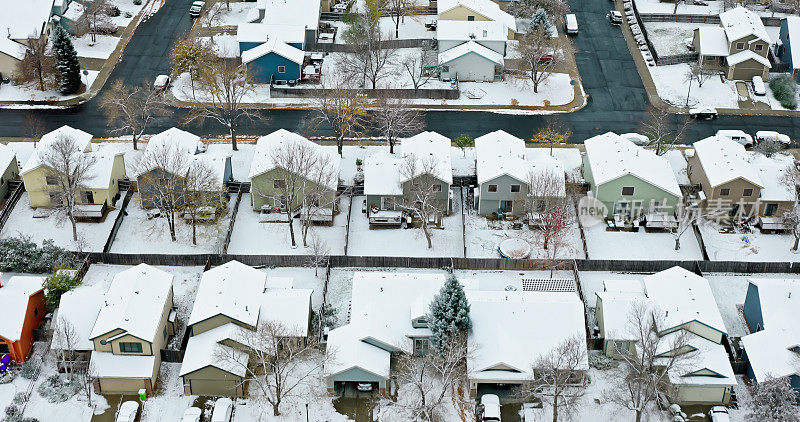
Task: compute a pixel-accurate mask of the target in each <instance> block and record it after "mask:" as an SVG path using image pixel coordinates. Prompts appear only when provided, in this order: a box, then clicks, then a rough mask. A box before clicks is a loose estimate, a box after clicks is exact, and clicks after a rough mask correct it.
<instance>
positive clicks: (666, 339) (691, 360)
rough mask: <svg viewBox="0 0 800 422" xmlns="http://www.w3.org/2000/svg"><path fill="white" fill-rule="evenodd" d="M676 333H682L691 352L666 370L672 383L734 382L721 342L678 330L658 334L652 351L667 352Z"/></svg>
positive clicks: (675, 339)
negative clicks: (656, 343)
mask: <svg viewBox="0 0 800 422" xmlns="http://www.w3.org/2000/svg"><path fill="white" fill-rule="evenodd" d="M678 336H683V337H682V340H683V341H684V342H685V343H686V344H687V345H688V346H690V347H692V348H693V349H694V350H695V351H694V352H693V353H691V354H690V355H689V357H688V359H686V360H684V361H681V362H679V363H678V364H677V365H676V366H675V367H673V370H672V371H670V373H669V378H670V381H671V382H672V383H673V384H682V385H686V384H698V385H736V376H735V375H734V373H733V368H731V363H730V360H729V358H728V353H727V352H726V351H725V346H723V345H722V344H719V343H715V342H713V341H709V340H707V339H705V338H703V337H700V336H698V335H696V334H694V333H692V332H686V331H683V330H679V331H675V332H672V333H669V334H667V335H664V336H663V337H661V341H660V342H659V344H658V348H657V350H656V352H657V353H658V354H662V353H668V352H671V351H672V347H674V346H675V344H677V343H676V341H677V339H678ZM663 359H669V358H663ZM656 362H658V360H656Z"/></svg>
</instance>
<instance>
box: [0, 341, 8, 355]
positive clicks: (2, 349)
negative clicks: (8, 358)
mask: <svg viewBox="0 0 800 422" xmlns="http://www.w3.org/2000/svg"><path fill="white" fill-rule="evenodd" d="M0 353H2V354H6V353H8V343H0Z"/></svg>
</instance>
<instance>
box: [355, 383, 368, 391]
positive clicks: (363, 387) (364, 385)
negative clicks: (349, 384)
mask: <svg viewBox="0 0 800 422" xmlns="http://www.w3.org/2000/svg"><path fill="white" fill-rule="evenodd" d="M356 390H358V391H365V392H366V391H372V383H371V382H360V383H358V384H356Z"/></svg>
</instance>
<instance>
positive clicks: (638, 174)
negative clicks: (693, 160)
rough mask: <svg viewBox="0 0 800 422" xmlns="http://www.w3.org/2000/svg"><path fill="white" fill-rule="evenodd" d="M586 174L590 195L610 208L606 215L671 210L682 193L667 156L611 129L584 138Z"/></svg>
mask: <svg viewBox="0 0 800 422" xmlns="http://www.w3.org/2000/svg"><path fill="white" fill-rule="evenodd" d="M584 145H585V146H586V154H585V155H584V156H583V178H584V179H585V180H586V182H587V183H588V184H589V190H590V191H591V193H590V195H591V196H593V197H594V198H597V200H599V201H600V202H602V203H603V205H604V206H605V208H606V211H607V213H606V216H612V215H620V216H623V217H624V218H625V219H630V218H636V217H637V216H640V215H642V214H649V213H658V212H663V211H670V212H671V210H673V209H674V208H675V206H676V205H677V204H678V203H679V201H680V199H681V197H682V195H681V190H680V187H678V181H677V180H676V179H675V173H673V171H672V167H670V164H669V162H668V161H667V160H666V159H665V158H664V157H659V156H658V155H656V154H655V153H654V152H652V151H649V150H646V149H644V148H642V147H640V146H638V145H635V144H634V143H633V142H631V141H629V140H627V139H625V138H623V137H621V136H619V135H617V134H616V133H613V132H607V133H604V134H602V135H597V136H594V137H592V138H589V139H587V140H586V141H585V142H584Z"/></svg>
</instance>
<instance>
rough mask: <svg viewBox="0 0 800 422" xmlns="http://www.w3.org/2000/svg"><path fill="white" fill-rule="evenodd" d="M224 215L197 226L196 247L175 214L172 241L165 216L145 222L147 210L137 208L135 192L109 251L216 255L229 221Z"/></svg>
mask: <svg viewBox="0 0 800 422" xmlns="http://www.w3.org/2000/svg"><path fill="white" fill-rule="evenodd" d="M228 205H229V206H228V213H227V214H226V215H225V216H221V217H219V218H217V220H216V221H215V222H213V223H209V224H197V245H193V244H192V224H191V222H189V220H184V219H183V218H182V216H181V215H179V214H176V215H175V237H176V238H177V240H176V241H174V242H173V241H172V238H171V237H170V232H169V226H168V225H167V219H166V216H161V217H158V218H153V219H148V218H147V210H145V209H144V208H142V207H141V200H140V197H139V194H138V193H134V194H133V198H131V201H130V203H129V204H128V208H127V209H126V211H127V213H128V215H126V216H125V218H124V219H123V220H122V224H121V225H120V227H119V231H118V232H117V236H116V238H115V239H114V243H113V244H112V245H111V252H115V253H164V254H199V253H219V252H221V251H222V244H223V242H224V241H225V235H226V233H227V230H228V222H229V221H230V210H231V209H232V208H233V204H228Z"/></svg>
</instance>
